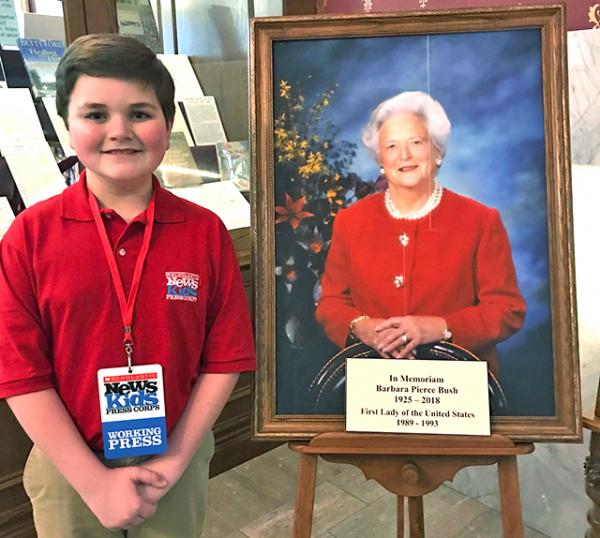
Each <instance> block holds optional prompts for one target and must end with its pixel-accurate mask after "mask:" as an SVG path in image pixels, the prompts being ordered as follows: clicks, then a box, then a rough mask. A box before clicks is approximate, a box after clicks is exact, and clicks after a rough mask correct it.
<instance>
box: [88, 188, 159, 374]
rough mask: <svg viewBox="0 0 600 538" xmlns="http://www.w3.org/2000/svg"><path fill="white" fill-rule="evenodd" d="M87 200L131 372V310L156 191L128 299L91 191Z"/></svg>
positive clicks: (150, 229) (152, 213) (147, 241)
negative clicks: (107, 273) (117, 309)
mask: <svg viewBox="0 0 600 538" xmlns="http://www.w3.org/2000/svg"><path fill="white" fill-rule="evenodd" d="M88 200H89V202H90V208H91V210H92V215H94V221H95V222H96V228H97V229H98V235H99V236H100V242H101V243H102V248H103V249H104V254H105V255H106V261H107V262H108V267H109V269H110V275H111V277H112V281H113V286H114V288H115V293H116V294H117V299H118V300H119V309H120V310H121V319H122V320H123V331H124V336H123V346H124V347H125V354H126V355H127V366H128V367H129V372H131V363H132V356H133V333H132V330H131V324H132V323H133V310H134V308H135V301H136V299H137V296H138V291H139V289H140V283H141V281H142V271H143V270H144V262H145V261H146V257H147V256H148V250H149V249H150V239H151V238H152V229H153V227H154V210H155V206H156V190H153V192H152V197H151V198H150V203H149V204H148V209H147V211H146V227H145V228H144V239H143V240H142V248H141V250H140V253H139V254H138V257H137V260H136V262H135V269H134V271H133V280H132V282H131V288H130V290H129V297H127V298H125V289H124V288H123V281H122V280H121V275H120V274H119V268H118V266H117V260H116V259H115V254H114V252H113V249H112V247H111V244H110V241H109V239H108V234H107V233H106V227H105V226H104V222H103V221H102V217H101V216H100V208H99V207H98V202H97V200H96V197H95V196H94V194H93V193H92V191H89V192H88Z"/></svg>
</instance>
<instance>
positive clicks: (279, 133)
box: [275, 127, 286, 138]
mask: <svg viewBox="0 0 600 538" xmlns="http://www.w3.org/2000/svg"><path fill="white" fill-rule="evenodd" d="M275 136H276V137H277V138H285V136H286V132H285V129H283V128H282V127H280V128H279V129H275Z"/></svg>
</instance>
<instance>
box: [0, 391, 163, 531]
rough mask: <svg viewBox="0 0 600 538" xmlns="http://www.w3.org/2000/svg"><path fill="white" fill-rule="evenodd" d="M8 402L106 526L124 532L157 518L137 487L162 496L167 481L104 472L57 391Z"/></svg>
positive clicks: (134, 472) (141, 472) (130, 470)
mask: <svg viewBox="0 0 600 538" xmlns="http://www.w3.org/2000/svg"><path fill="white" fill-rule="evenodd" d="M6 401H7V403H8V405H9V407H10V408H11V410H12V412H13V413H14V414H15V416H16V417H17V420H18V421H19V423H20V424H21V426H22V427H23V429H24V430H25V432H26V433H27V435H29V437H30V438H31V440H32V441H33V442H34V443H35V444H36V445H37V446H38V448H39V449H40V450H41V451H42V452H43V453H44V454H45V455H46V456H47V457H48V458H49V459H50V461H51V462H52V463H53V464H54V465H55V467H56V468H57V469H58V470H59V472H60V473H61V474H62V475H63V476H64V478H65V479H66V480H67V482H69V483H70V484H71V485H72V486H73V488H74V489H75V490H76V491H77V493H79V495H80V496H81V498H82V499H83V501H84V502H85V503H86V504H87V505H88V507H89V508H90V510H91V511H92V512H93V513H94V514H95V515H96V517H97V518H98V520H99V521H100V523H101V524H102V525H104V526H105V527H108V528H125V527H128V526H131V525H136V524H139V523H141V522H142V521H143V520H144V519H146V518H148V517H150V516H151V515H152V514H153V513H154V512H155V510H156V503H153V502H151V501H149V500H148V499H144V498H142V497H141V496H140V495H139V493H138V491H137V488H136V485H137V484H139V483H142V484H148V485H152V486H153V489H154V488H158V489H156V491H160V488H164V487H165V486H166V482H165V479H164V478H163V477H161V476H160V475H159V474H158V473H156V472H153V471H150V470H148V469H144V468H141V467H122V468H118V469H108V468H107V467H105V466H104V465H103V464H102V462H101V461H100V460H99V459H98V458H97V457H96V456H95V454H94V453H93V452H92V450H91V449H90V448H89V446H88V445H87V443H86V442H85V441H84V440H83V438H82V437H81V434H80V433H79V431H78V430H77V428H76V427H75V424H74V423H73V420H72V419H71V417H70V415H69V414H68V412H67V410H66V409H65V406H64V404H63V402H62V400H61V399H60V397H59V396H58V394H57V393H56V391H55V390H54V389H47V390H42V391H38V392H31V393H27V394H21V395H18V396H11V397H9V398H7V399H6Z"/></svg>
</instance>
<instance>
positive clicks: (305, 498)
mask: <svg viewBox="0 0 600 538" xmlns="http://www.w3.org/2000/svg"><path fill="white" fill-rule="evenodd" d="M317 458H318V456H317V455H316V454H300V461H299V463H298V483H297V484H296V513H295V514H294V538H310V532H311V529H312V516H313V505H314V502H315V482H316V477H317Z"/></svg>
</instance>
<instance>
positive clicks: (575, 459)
mask: <svg viewBox="0 0 600 538" xmlns="http://www.w3.org/2000/svg"><path fill="white" fill-rule="evenodd" d="M568 46H569V93H570V118H571V151H572V162H573V168H572V171H573V172H572V180H573V214H574V227H575V263H576V277H577V311H578V323H579V359H580V368H581V387H582V402H583V409H589V408H591V407H593V406H594V404H595V400H596V391H597V389H598V378H599V376H600V313H599V311H598V298H599V297H600V279H598V276H597V274H598V256H597V245H598V238H597V233H598V230H599V229H600V216H599V215H598V202H599V201H600V31H596V30H585V31H580V32H571V33H569V36H568ZM588 446H589V433H588V432H585V437H584V443H583V444H550V443H546V444H537V445H536V450H535V452H534V453H533V454H531V455H528V456H523V457H520V458H519V478H520V484H521V503H522V507H523V518H524V521H525V523H526V524H527V525H529V526H531V527H533V528H535V529H537V530H539V531H541V532H543V533H545V534H547V535H548V536H551V537H553V538H565V537H576V536H584V534H585V531H586V529H587V528H588V524H587V521H586V513H587V510H588V509H589V507H590V506H591V501H590V500H589V498H588V497H587V496H586V495H585V491H584V476H583V462H584V460H585V458H586V456H587V455H588V453H589V450H588ZM497 481H498V479H497V474H496V469H495V467H487V468H486V467H479V468H471V469H465V470H463V471H461V472H460V473H459V474H458V475H457V476H456V478H455V480H454V481H453V483H452V484H451V487H453V488H456V489H457V490H458V491H460V492H461V493H463V494H466V495H468V496H469V497H472V498H473V499H476V500H478V501H479V502H481V503H483V504H486V505H488V506H490V507H493V508H496V509H497V508H498V506H499V498H498V483H497Z"/></svg>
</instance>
